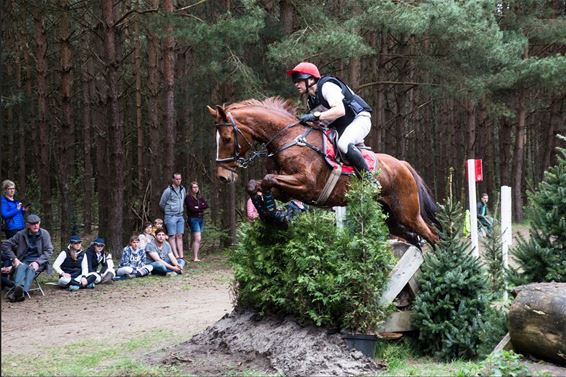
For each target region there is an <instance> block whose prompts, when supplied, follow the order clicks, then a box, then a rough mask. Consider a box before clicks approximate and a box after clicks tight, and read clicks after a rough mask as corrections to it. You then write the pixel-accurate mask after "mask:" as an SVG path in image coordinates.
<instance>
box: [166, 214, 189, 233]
mask: <svg viewBox="0 0 566 377" xmlns="http://www.w3.org/2000/svg"><path fill="white" fill-rule="evenodd" d="M164 222H165V227H166V228H167V235H168V236H174V235H176V234H183V233H185V219H184V218H183V215H179V216H167V215H166V216H165V220H164Z"/></svg>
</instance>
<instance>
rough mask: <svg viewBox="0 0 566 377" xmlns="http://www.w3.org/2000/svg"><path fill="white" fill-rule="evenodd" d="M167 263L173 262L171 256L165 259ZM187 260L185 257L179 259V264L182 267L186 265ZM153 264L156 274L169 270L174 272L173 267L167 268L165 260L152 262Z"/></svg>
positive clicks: (162, 273)
mask: <svg viewBox="0 0 566 377" xmlns="http://www.w3.org/2000/svg"><path fill="white" fill-rule="evenodd" d="M165 263H168V264H173V263H171V260H170V259H169V258H167V259H165ZM185 263H186V262H185V260H184V259H177V264H178V265H179V266H181V267H185ZM151 265H152V266H153V272H152V273H154V274H155V275H165V274H166V273H168V272H173V270H172V269H170V268H167V267H166V266H165V264H164V263H163V262H153V263H151Z"/></svg>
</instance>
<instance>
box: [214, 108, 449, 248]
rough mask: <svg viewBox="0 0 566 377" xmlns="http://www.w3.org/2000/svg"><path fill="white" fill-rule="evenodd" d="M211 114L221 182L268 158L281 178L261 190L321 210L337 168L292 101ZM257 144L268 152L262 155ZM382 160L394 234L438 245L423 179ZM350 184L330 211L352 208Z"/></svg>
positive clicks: (341, 184) (339, 189)
mask: <svg viewBox="0 0 566 377" xmlns="http://www.w3.org/2000/svg"><path fill="white" fill-rule="evenodd" d="M208 111H209V112H210V114H211V115H212V117H213V118H214V121H215V124H216V131H217V132H216V147H217V155H216V163H217V168H216V176H217V177H218V178H219V179H220V180H222V181H225V182H234V181H235V180H236V178H237V170H236V169H237V168H239V167H246V166H247V165H248V164H250V163H251V162H253V160H255V159H256V158H258V157H267V156H268V157H271V158H273V159H274V160H275V162H276V165H277V166H278V171H277V172H278V173H279V174H267V175H266V176H265V177H263V179H262V180H260V181H257V183H258V184H259V185H260V187H261V190H262V191H263V192H267V191H269V190H272V189H273V193H274V195H275V197H276V198H279V199H282V200H288V199H289V198H295V199H298V200H301V201H303V202H304V203H309V204H315V205H316V201H317V199H318V198H319V195H320V193H321V191H322V190H323V187H324V186H325V184H326V181H327V179H328V178H329V176H330V174H331V168H330V167H329V166H328V165H327V164H326V162H325V161H324V158H323V155H322V153H321V152H320V149H321V148H322V134H321V131H320V130H318V129H316V128H315V129H313V128H311V127H308V126H307V125H303V124H301V123H299V122H298V121H297V118H296V115H295V114H296V113H295V109H294V107H293V106H292V105H291V104H290V102H288V101H285V100H283V99H282V98H280V97H272V98H268V99H266V100H263V101H258V100H253V99H252V100H247V101H243V102H238V103H233V104H230V105H227V106H216V107H215V108H212V107H210V106H208ZM311 131H312V132H311ZM297 140H299V141H301V142H299V143H297V142H296V141H297ZM254 141H255V142H259V143H261V144H263V145H264V148H265V149H264V150H261V151H258V150H256V149H255V148H254ZM317 148H318V149H319V150H317ZM377 158H378V164H379V165H378V166H379V175H378V176H377V178H378V180H379V182H380V184H381V186H382V188H381V191H380V193H379V200H380V202H381V203H382V204H383V205H384V210H385V211H386V212H387V213H388V214H389V218H388V220H387V226H388V228H389V231H390V233H391V234H392V235H394V236H398V237H401V238H403V239H405V240H407V241H409V242H410V243H412V244H415V245H417V246H418V245H419V240H418V238H417V237H416V235H419V236H421V237H422V238H424V239H425V240H427V241H428V242H429V243H430V244H431V245H434V243H436V241H437V240H438V236H437V233H436V231H435V229H434V227H433V226H432V225H433V224H437V222H436V219H435V213H436V211H437V206H436V203H435V201H434V200H433V198H432V196H431V194H430V192H429V190H428V188H427V186H426V185H425V184H424V182H423V180H422V178H421V177H420V176H419V175H418V174H417V173H416V171H415V170H414V169H413V168H412V167H411V166H410V165H409V163H407V162H405V161H400V160H398V159H396V158H394V157H392V156H390V155H387V154H381V153H378V154H377ZM350 179H351V177H350V176H347V175H341V176H340V178H339V179H338V182H337V184H336V186H335V187H334V190H333V191H332V193H331V194H330V196H329V197H328V199H327V200H326V202H325V203H324V207H332V206H344V205H346V200H345V195H344V194H345V193H346V191H347V190H348V187H349V185H348V182H349V180H350ZM250 182H255V181H250ZM248 192H249V193H250V195H251V194H255V192H254V186H253V184H252V185H248Z"/></svg>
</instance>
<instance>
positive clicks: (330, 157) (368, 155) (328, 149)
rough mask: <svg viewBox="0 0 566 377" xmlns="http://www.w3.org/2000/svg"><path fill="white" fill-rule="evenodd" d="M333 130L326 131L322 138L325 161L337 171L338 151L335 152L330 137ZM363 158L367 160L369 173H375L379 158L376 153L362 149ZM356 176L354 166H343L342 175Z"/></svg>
mask: <svg viewBox="0 0 566 377" xmlns="http://www.w3.org/2000/svg"><path fill="white" fill-rule="evenodd" d="M331 132H332V130H324V132H323V133H322V134H323V135H324V136H323V137H322V147H323V150H324V154H325V156H324V160H325V161H326V163H327V164H328V166H330V168H331V169H336V167H337V166H338V163H337V162H336V151H335V150H334V145H333V144H332V141H331V139H330V137H329V136H328V135H329V134H330V133H331ZM361 151H362V156H364V159H365V160H366V164H368V167H369V171H370V172H373V171H374V170H375V167H376V166H377V157H376V156H375V153H373V152H372V151H370V150H369V149H361ZM352 174H354V167H353V166H352V165H346V164H345V163H343V164H342V175H352Z"/></svg>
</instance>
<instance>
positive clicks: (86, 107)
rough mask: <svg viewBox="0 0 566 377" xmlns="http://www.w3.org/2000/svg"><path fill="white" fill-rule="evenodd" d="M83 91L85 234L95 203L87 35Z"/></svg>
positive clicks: (83, 38) (83, 50)
mask: <svg viewBox="0 0 566 377" xmlns="http://www.w3.org/2000/svg"><path fill="white" fill-rule="evenodd" d="M81 42H82V43H81V45H82V48H81V51H80V53H81V89H82V99H83V104H82V123H83V124H82V128H83V129H82V131H83V132H82V138H83V154H84V174H83V177H82V179H81V180H82V189H83V195H84V196H83V205H82V207H83V221H84V232H85V233H87V234H88V233H90V232H91V230H92V222H93V218H92V208H93V205H92V204H93V201H94V186H93V184H94V182H93V181H94V177H93V167H92V160H91V158H92V155H91V148H92V136H91V135H92V110H93V98H92V96H91V93H90V90H91V85H93V78H92V74H93V73H92V72H90V71H91V70H89V65H91V64H92V63H91V60H90V59H89V57H88V50H87V46H90V43H89V42H90V37H89V35H88V34H87V33H84V34H83V36H82V38H81Z"/></svg>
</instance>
